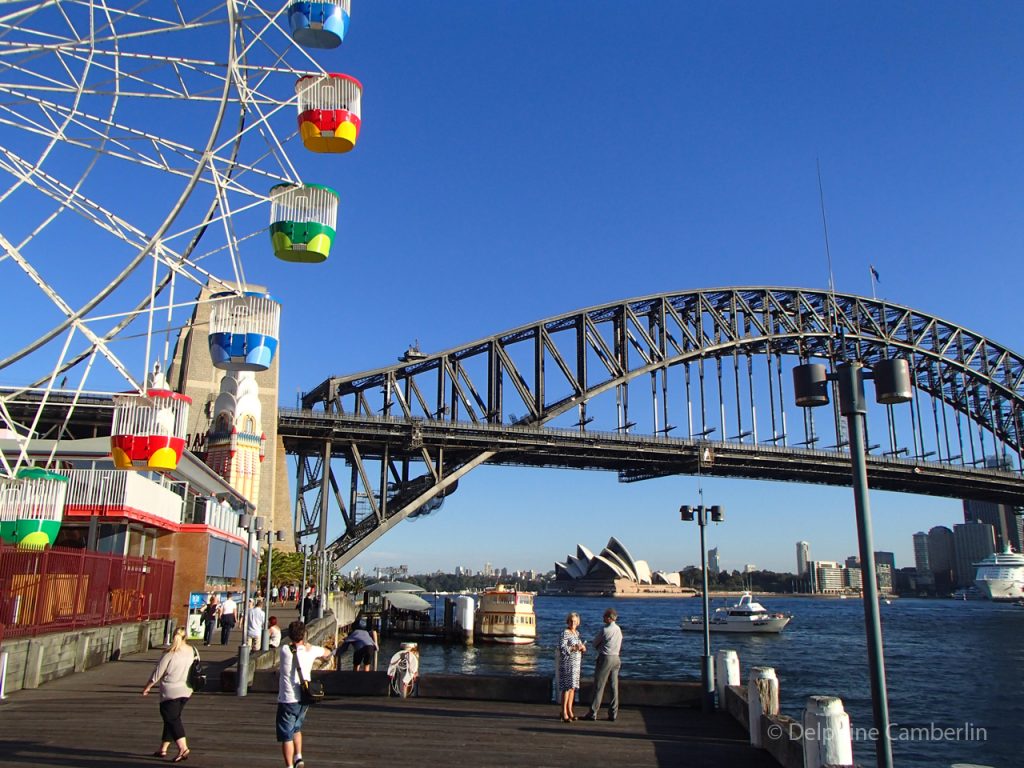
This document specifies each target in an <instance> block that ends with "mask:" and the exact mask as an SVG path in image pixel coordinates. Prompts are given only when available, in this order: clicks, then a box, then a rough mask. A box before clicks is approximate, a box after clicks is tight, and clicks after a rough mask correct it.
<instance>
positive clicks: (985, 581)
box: [974, 547, 1024, 600]
mask: <svg viewBox="0 0 1024 768" xmlns="http://www.w3.org/2000/svg"><path fill="white" fill-rule="evenodd" d="M974 565H975V567H976V568H977V569H978V571H977V573H975V575H974V583H975V584H977V585H978V589H980V590H981V593H982V594H983V595H984V596H985V597H987V598H988V599H989V600H1020V599H1021V598H1024V555H1022V554H1020V553H1018V552H1014V551H1013V550H1012V549H1011V548H1010V547H1007V548H1006V550H1005V551H1003V552H1000V553H997V554H994V555H989V556H988V557H986V558H985V559H984V560H982V561H981V562H980V563H975V564H974Z"/></svg>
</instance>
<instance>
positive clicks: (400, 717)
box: [0, 646, 777, 768]
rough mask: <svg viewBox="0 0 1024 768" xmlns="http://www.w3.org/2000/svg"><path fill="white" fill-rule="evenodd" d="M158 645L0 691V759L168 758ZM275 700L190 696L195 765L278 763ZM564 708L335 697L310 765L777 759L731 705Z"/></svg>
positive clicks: (123, 762)
mask: <svg viewBox="0 0 1024 768" xmlns="http://www.w3.org/2000/svg"><path fill="white" fill-rule="evenodd" d="M206 651H208V652H206ZM201 652H204V653H203V657H204V660H208V661H210V662H211V663H213V664H217V663H218V662H220V663H221V664H227V663H230V661H232V660H233V656H234V650H233V649H232V650H228V649H226V648H225V649H224V650H221V648H220V646H213V647H212V648H211V649H201ZM159 655H160V654H159V651H150V652H149V653H147V654H140V655H138V656H129V657H126V658H125V659H123V660H121V661H118V662H114V663H110V664H105V665H103V666H101V667H97V668H94V669H91V670H89V671H87V672H83V673H81V674H78V675H73V676H71V677H67V678H63V679H61V680H55V681H53V682H50V683H47V684H46V685H44V686H42V687H41V688H39V689H37V690H28V691H19V692H17V693H14V694H12V695H11V696H10V698H8V699H7V700H5V701H3V702H0V762H2V763H3V765H4V766H5V767H6V768H41V767H43V766H88V767H89V768H105V767H106V766H153V765H156V764H157V763H159V762H160V761H159V760H158V759H157V758H154V757H151V756H150V754H151V753H152V752H153V750H155V749H156V748H157V746H158V745H159V737H160V727H161V724H160V716H159V713H158V711H157V705H158V703H159V697H158V696H157V695H156V694H151V695H150V696H149V697H147V698H143V697H142V696H141V695H140V691H141V690H142V686H143V685H144V684H145V682H146V680H147V678H148V676H149V674H150V672H151V670H152V667H153V665H154V664H155V663H156V660H157V658H159ZM275 698H276V697H274V696H272V695H268V694H251V695H249V696H247V697H244V698H238V697H236V696H233V695H231V694H222V693H203V694H196V695H195V696H193V697H192V700H191V701H190V702H189V704H188V706H187V707H186V708H185V714H184V722H185V727H186V729H187V731H188V739H189V746H190V747H191V749H192V754H191V757H190V759H189V760H188V766H191V767H192V768H195V767H196V766H209V767H210V768H214V767H216V768H221V767H222V766H253V767H254V768H261V767H263V766H266V768H271V767H273V768H280V767H281V766H282V765H283V762H282V760H281V753H280V748H279V747H278V745H277V743H276V742H275V740H274V713H275V709H276V701H275ZM557 714H558V709H557V707H556V706H555V705H554V704H550V705H537V704H510V703H504V702H485V701H461V700H451V699H426V698H420V699H406V700H401V699H389V698H383V697H360V698H356V697H350V698H337V699H333V700H329V701H328V702H326V703H324V704H323V705H321V706H319V707H315V708H314V709H313V710H312V711H311V712H310V715H309V718H308V719H307V721H306V726H305V728H304V729H303V735H304V736H305V738H306V745H305V749H304V752H305V755H304V757H305V758H306V764H307V765H308V766H309V768H319V767H320V766H361V767H362V768H375V767H376V766H410V767H411V768H434V766H437V767H438V768H440V766H449V765H455V766H457V768H492V767H493V768H541V767H542V766H558V768H565V766H566V765H569V764H571V765H580V766H596V765H611V766H620V767H621V768H647V767H648V766H687V767H688V768H689V767H693V768H699V767H701V766H709V767H710V766H716V768H721V767H723V766H725V767H728V766H750V767H751V768H759V767H760V766H765V768H769V767H770V768H777V763H775V761H774V760H773V759H772V758H771V757H770V756H769V755H768V754H767V753H765V752H761V751H758V750H754V749H752V748H751V747H750V746H749V745H748V744H747V738H746V733H745V732H744V731H743V730H742V729H741V728H740V727H739V726H738V725H736V724H735V723H734V722H733V721H732V720H731V719H730V718H729V717H728V716H727V715H724V714H717V715H702V714H701V713H699V712H695V711H692V710H684V709H669V708H656V707H650V708H626V709H623V710H622V711H621V712H620V713H619V719H618V721H617V722H614V723H610V722H607V721H598V722H584V721H578V722H574V723H561V722H559V720H558V718H557ZM173 749H174V748H173V747H172V754H173Z"/></svg>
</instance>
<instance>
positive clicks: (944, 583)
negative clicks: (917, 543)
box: [928, 525, 958, 593]
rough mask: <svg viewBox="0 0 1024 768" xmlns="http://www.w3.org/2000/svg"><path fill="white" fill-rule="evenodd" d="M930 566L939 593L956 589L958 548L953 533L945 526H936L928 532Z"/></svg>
mask: <svg viewBox="0 0 1024 768" xmlns="http://www.w3.org/2000/svg"><path fill="white" fill-rule="evenodd" d="M928 566H929V567H930V568H931V571H932V581H933V583H934V584H935V590H936V591H937V592H939V593H947V592H952V591H953V590H954V589H956V584H957V582H958V579H957V577H956V548H955V546H954V544H953V532H952V531H951V530H949V528H947V527H946V526H944V525H936V526H935V527H934V528H932V529H931V530H929V531H928Z"/></svg>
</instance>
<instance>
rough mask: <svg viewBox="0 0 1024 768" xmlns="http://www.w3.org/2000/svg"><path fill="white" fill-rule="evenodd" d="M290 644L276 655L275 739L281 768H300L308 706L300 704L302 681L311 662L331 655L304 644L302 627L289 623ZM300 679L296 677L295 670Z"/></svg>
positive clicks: (310, 672) (311, 670)
mask: <svg viewBox="0 0 1024 768" xmlns="http://www.w3.org/2000/svg"><path fill="white" fill-rule="evenodd" d="M288 634H289V636H290V638H291V642H289V643H285V644H284V645H282V646H281V650H280V651H279V654H278V669H279V676H278V685H277V740H278V742H279V743H280V744H281V754H282V755H283V756H284V764H285V768H301V766H302V765H303V763H304V761H303V759H302V723H303V721H305V719H306V712H307V711H308V710H309V705H307V704H302V703H301V700H302V690H301V689H302V680H309V679H310V677H311V676H312V674H313V662H314V661H316V660H317V659H321V660H325V661H326V660H327V659H329V658H331V652H330V650H329V649H327V648H321V647H320V646H319V645H310V644H309V643H307V642H306V625H305V624H303V623H302V622H301V621H293V622H292V623H291V624H289V625H288ZM300 669H301V670H302V677H301V678H300V677H299V670H300Z"/></svg>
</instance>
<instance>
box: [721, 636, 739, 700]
mask: <svg viewBox="0 0 1024 768" xmlns="http://www.w3.org/2000/svg"><path fill="white" fill-rule="evenodd" d="M740 680H741V678H740V657H739V655H738V654H737V653H736V651H727V650H724V649H720V650H719V651H717V652H716V653H715V693H717V694H718V707H719V708H720V709H722V708H724V707H725V689H726V688H728V687H729V686H730V685H740Z"/></svg>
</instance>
